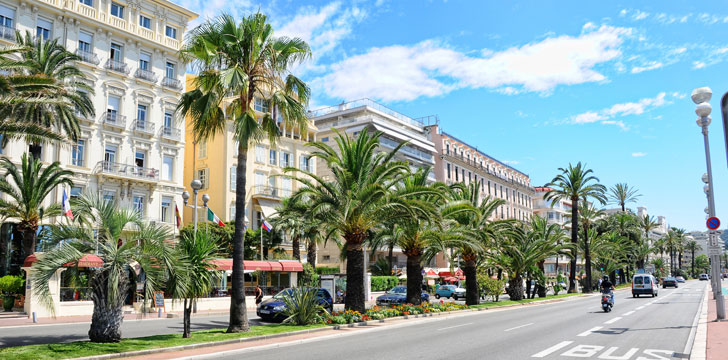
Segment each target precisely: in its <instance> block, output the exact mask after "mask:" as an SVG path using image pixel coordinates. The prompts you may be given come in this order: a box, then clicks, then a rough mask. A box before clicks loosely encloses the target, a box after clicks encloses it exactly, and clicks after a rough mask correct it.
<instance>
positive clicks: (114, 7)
mask: <svg viewBox="0 0 728 360" xmlns="http://www.w3.org/2000/svg"><path fill="white" fill-rule="evenodd" d="M111 16H116V17H118V18H120V19H123V18H124V7H123V6H121V5H119V4H117V3H115V2H112V3H111Z"/></svg>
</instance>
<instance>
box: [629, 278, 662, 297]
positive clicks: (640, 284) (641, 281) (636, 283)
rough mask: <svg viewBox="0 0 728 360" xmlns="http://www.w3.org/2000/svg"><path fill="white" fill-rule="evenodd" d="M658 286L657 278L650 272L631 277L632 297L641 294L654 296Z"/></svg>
mask: <svg viewBox="0 0 728 360" xmlns="http://www.w3.org/2000/svg"><path fill="white" fill-rule="evenodd" d="M658 287H659V284H658V283H657V279H656V278H655V277H654V276H652V275H650V274H636V275H635V276H634V277H632V297H639V296H640V295H642V294H647V295H652V297H655V296H657V288H658Z"/></svg>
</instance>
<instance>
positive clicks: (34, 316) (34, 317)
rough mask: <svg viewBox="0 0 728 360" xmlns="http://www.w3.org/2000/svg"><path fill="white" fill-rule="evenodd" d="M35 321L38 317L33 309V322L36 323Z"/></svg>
mask: <svg viewBox="0 0 728 360" xmlns="http://www.w3.org/2000/svg"><path fill="white" fill-rule="evenodd" d="M37 322H38V318H37V317H36V315H35V311H33V323H37Z"/></svg>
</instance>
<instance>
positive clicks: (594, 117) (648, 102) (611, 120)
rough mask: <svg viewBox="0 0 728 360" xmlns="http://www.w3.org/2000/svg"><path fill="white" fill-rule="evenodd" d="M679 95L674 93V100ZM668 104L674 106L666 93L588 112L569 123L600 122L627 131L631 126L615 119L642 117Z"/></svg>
mask: <svg viewBox="0 0 728 360" xmlns="http://www.w3.org/2000/svg"><path fill="white" fill-rule="evenodd" d="M676 94H677V95H676ZM679 95H680V93H677V92H673V93H672V94H671V96H672V97H673V98H679ZM668 104H672V101H671V100H668V99H667V94H666V93H664V92H661V93H659V94H657V96H655V97H654V98H644V99H641V100H639V101H636V102H626V103H620V104H614V105H612V106H610V107H608V108H604V109H602V110H599V111H586V112H583V113H581V114H577V115H574V116H572V117H571V118H569V120H568V121H567V123H570V124H590V123H596V122H598V123H600V124H603V125H614V126H617V127H619V128H620V129H622V130H624V131H627V130H629V126H627V124H625V123H624V121H622V120H615V118H621V117H625V116H628V115H642V114H644V113H645V112H647V111H650V110H651V109H654V108H657V107H661V106H665V105H668Z"/></svg>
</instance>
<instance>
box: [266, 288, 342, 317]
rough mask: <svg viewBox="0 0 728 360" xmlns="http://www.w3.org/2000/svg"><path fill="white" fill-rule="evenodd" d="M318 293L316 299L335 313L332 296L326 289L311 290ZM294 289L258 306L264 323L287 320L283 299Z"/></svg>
mask: <svg viewBox="0 0 728 360" xmlns="http://www.w3.org/2000/svg"><path fill="white" fill-rule="evenodd" d="M310 290H315V291H316V298H318V300H319V303H320V304H321V306H322V307H323V308H324V309H326V311H328V312H329V313H332V312H334V299H332V298H331V294H329V291H328V290H326V289H310ZM291 291H292V289H290V288H288V289H284V290H282V291H281V292H279V293H278V294H275V295H273V297H272V298H270V299H267V300H264V301H263V302H262V303H260V304H259V305H258V309H257V311H256V312H255V313H256V314H257V315H258V316H259V317H260V319H261V320H263V321H283V320H285V319H286V316H285V314H284V311H285V310H286V304H285V303H284V302H283V297H284V296H287V295H288V294H290V293H291Z"/></svg>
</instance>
